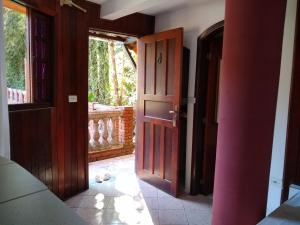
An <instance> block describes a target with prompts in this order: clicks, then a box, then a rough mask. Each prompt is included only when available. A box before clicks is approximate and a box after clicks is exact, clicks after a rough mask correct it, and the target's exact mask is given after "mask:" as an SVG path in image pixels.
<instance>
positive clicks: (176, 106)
mask: <svg viewBox="0 0 300 225" xmlns="http://www.w3.org/2000/svg"><path fill="white" fill-rule="evenodd" d="M169 113H170V114H172V115H173V119H172V122H173V127H176V126H177V119H178V114H179V107H178V105H175V106H174V110H170V111H169Z"/></svg>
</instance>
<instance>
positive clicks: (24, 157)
mask: <svg viewBox="0 0 300 225" xmlns="http://www.w3.org/2000/svg"><path fill="white" fill-rule="evenodd" d="M53 110H54V109H53V108H43V109H31V110H24V111H23V110H21V111H10V112H9V120H10V127H11V129H10V136H11V138H12V141H11V143H12V144H11V158H12V160H13V161H15V162H17V163H19V164H20V165H21V166H23V167H24V168H25V169H27V170H28V171H30V172H31V173H32V174H33V175H35V176H36V177H37V178H39V179H40V180H41V181H42V182H44V183H45V184H46V185H47V186H49V187H50V188H51V189H52V190H56V189H57V179H58V177H57V173H55V172H54V173H53V171H55V170H54V169H53V161H54V160H55V155H56V154H55V149H54V145H53V143H52V140H53V134H54V133H53V130H52V127H53V126H52V125H53V122H54V120H53V119H54V117H53V116H54V113H53Z"/></svg>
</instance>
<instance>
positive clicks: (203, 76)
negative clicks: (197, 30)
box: [190, 21, 224, 194]
mask: <svg viewBox="0 0 300 225" xmlns="http://www.w3.org/2000/svg"><path fill="white" fill-rule="evenodd" d="M223 30H224V21H220V22H218V23H216V24H214V25H213V26H211V27H209V28H208V29H207V30H205V31H204V32H203V33H202V34H201V35H200V36H199V37H198V41H197V62H196V78H195V99H196V102H195V105H194V119H193V124H194V127H193V147H192V162H191V189H190V193H191V194H198V193H199V192H200V179H201V173H202V166H201V159H202V158H203V154H201V153H202V151H203V149H202V146H201V143H203V139H204V130H203V126H202V119H201V118H202V117H203V115H204V113H205V104H203V102H204V103H205V99H206V92H207V73H208V63H207V60H206V53H207V50H208V47H209V41H210V40H211V39H212V38H213V37H215V36H216V35H217V34H219V33H221V32H223Z"/></svg>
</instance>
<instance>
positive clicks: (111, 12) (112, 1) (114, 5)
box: [100, 0, 172, 20]
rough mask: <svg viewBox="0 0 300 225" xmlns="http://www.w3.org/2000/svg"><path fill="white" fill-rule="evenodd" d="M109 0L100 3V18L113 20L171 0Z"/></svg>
mask: <svg viewBox="0 0 300 225" xmlns="http://www.w3.org/2000/svg"><path fill="white" fill-rule="evenodd" d="M124 2H125V1H124V0H109V1H106V2H104V3H103V4H102V5H101V15H100V16H101V18H103V19H108V20H115V19H118V18H121V17H124V16H127V15H130V14H133V13H136V12H141V11H143V10H146V9H149V8H152V7H155V6H158V5H160V4H162V3H165V2H172V0H126V3H124Z"/></svg>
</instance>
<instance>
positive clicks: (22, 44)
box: [3, 8, 26, 90]
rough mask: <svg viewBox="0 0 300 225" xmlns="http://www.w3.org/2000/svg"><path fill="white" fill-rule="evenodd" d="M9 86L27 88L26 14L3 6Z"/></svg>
mask: <svg viewBox="0 0 300 225" xmlns="http://www.w3.org/2000/svg"><path fill="white" fill-rule="evenodd" d="M3 9H4V10H3V20H4V39H5V62H6V79H7V86H8V87H10V88H16V89H23V90H24V89H25V68H24V59H25V56H26V15H25V14H22V13H19V12H16V11H13V10H11V9H7V8H3Z"/></svg>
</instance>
